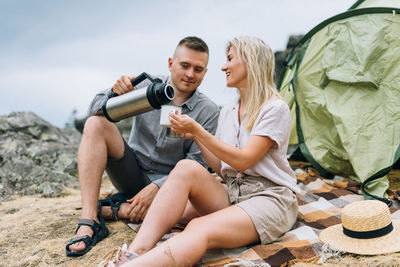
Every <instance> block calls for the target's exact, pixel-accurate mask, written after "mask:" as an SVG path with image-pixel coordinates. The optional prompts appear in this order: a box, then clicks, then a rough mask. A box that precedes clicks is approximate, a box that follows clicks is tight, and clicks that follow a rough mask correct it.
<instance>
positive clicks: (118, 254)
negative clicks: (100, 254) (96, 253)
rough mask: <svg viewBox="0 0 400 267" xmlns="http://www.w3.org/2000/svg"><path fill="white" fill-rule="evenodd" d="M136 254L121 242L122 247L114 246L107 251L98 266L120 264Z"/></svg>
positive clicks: (105, 266) (136, 255) (104, 266)
mask: <svg viewBox="0 0 400 267" xmlns="http://www.w3.org/2000/svg"><path fill="white" fill-rule="evenodd" d="M138 256H139V255H138V254H136V253H133V252H130V251H128V249H127V245H126V244H123V245H122V247H116V248H114V249H113V250H112V251H110V252H109V253H107V255H106V256H105V257H104V258H103V260H102V261H101V262H100V263H99V265H98V267H107V266H120V265H122V264H124V263H126V262H128V261H131V260H133V259H134V258H136V257H138Z"/></svg>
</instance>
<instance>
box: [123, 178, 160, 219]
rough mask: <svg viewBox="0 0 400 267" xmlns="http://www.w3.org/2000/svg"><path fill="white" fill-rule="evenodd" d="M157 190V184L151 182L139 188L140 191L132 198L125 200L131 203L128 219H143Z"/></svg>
mask: <svg viewBox="0 0 400 267" xmlns="http://www.w3.org/2000/svg"><path fill="white" fill-rule="evenodd" d="M158 190H159V188H158V186H157V185H156V184H154V183H151V184H149V185H147V186H146V187H145V188H143V189H142V190H140V192H139V193H137V194H136V195H135V196H134V197H133V198H131V199H128V200H127V201H126V202H128V203H131V204H130V209H131V210H130V213H129V220H130V221H131V222H138V221H143V219H144V217H145V216H146V214H147V211H148V210H149V207H150V205H151V203H152V202H153V199H154V197H155V196H156V194H157V192H158Z"/></svg>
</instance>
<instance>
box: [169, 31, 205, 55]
mask: <svg viewBox="0 0 400 267" xmlns="http://www.w3.org/2000/svg"><path fill="white" fill-rule="evenodd" d="M180 46H184V47H187V48H189V49H192V50H195V51H199V52H205V53H207V55H208V54H209V52H208V46H207V44H206V42H204V41H203V40H202V39H200V38H199V37H196V36H187V37H185V38H183V39H182V40H181V41H180V42H179V43H178V45H177V46H176V47H177V48H178V47H180Z"/></svg>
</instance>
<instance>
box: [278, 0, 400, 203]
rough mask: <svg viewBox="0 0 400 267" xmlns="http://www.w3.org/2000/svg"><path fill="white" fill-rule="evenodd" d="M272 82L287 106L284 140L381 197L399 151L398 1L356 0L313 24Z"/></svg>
mask: <svg viewBox="0 0 400 267" xmlns="http://www.w3.org/2000/svg"><path fill="white" fill-rule="evenodd" d="M278 88H279V90H280V93H281V95H282V96H283V98H284V99H285V101H286V102H287V103H288V105H289V107H290V108H291V112H292V120H293V127H292V133H291V137H290V145H298V148H299V151H300V152H301V154H302V155H303V156H304V157H305V158H306V159H307V160H308V161H309V162H310V163H311V164H312V165H313V167H315V168H316V169H317V170H318V171H319V172H320V173H321V174H322V175H324V176H327V175H331V174H337V175H345V176H349V177H351V178H352V179H354V180H356V181H359V182H361V183H362V185H361V190H362V192H363V194H364V196H365V197H366V198H377V199H380V200H383V201H385V202H387V203H388V204H389V203H390V202H389V201H388V200H387V199H385V197H386V190H387V188H388V186H389V182H388V178H387V176H386V175H387V173H388V172H389V171H390V170H391V168H392V166H393V165H394V164H395V163H396V161H397V160H398V159H399V157H400V1H399V0H390V1H388V0H386V1H385V0H366V1H357V2H356V3H355V4H354V5H353V6H352V7H351V8H350V9H349V10H347V11H346V12H344V13H341V14H338V15H336V16H334V17H331V18H329V19H327V20H325V21H324V22H322V23H320V24H319V25H317V26H316V27H314V28H313V29H312V30H311V31H310V32H308V33H307V34H306V35H305V36H304V37H303V38H302V39H301V40H300V41H299V43H298V45H297V47H296V49H293V50H292V53H291V54H290V55H289V57H288V58H287V59H286V69H285V71H284V72H283V75H282V77H281V79H280V81H279V84H278Z"/></svg>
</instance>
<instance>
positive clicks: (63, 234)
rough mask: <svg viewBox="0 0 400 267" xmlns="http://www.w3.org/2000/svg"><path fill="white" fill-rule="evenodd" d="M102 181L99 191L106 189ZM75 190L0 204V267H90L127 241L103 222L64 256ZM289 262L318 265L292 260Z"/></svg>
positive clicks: (359, 262) (125, 230) (386, 260)
mask: <svg viewBox="0 0 400 267" xmlns="http://www.w3.org/2000/svg"><path fill="white" fill-rule="evenodd" d="M110 186H111V184H110V182H109V181H108V180H107V179H105V182H103V185H102V192H103V193H105V192H107V190H108V189H109V188H110ZM80 208H81V203H80V193H79V190H78V189H77V188H75V189H74V188H70V189H68V190H66V191H65V196H63V197H61V198H42V197H40V196H23V197H17V196H15V197H13V198H12V200H10V201H7V202H0V266H96V265H97V264H98V263H99V262H100V261H101V259H102V257H103V256H104V255H105V254H106V253H107V252H109V251H110V250H112V249H113V248H114V247H115V246H118V245H121V244H123V243H128V244H129V243H130V242H131V241H132V239H133V238H134V234H135V233H134V232H133V231H132V230H131V229H130V228H129V227H127V226H126V224H125V223H123V222H107V223H106V224H107V227H108V229H109V231H110V234H109V237H108V238H106V239H104V240H103V241H101V242H100V243H98V244H97V245H96V246H95V247H94V248H92V250H91V251H90V252H89V253H87V254H86V255H84V256H82V257H78V258H72V257H66V256H65V245H66V243H67V242H68V240H69V239H70V238H72V237H73V235H74V231H75V228H76V224H77V221H78V219H79V215H80ZM295 266H321V265H313V264H304V263H296V264H295ZM324 266H400V252H399V253H395V254H389V255H385V256H373V257H359V256H351V255H345V256H343V257H342V258H341V259H331V260H328V262H327V263H326V264H324Z"/></svg>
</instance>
